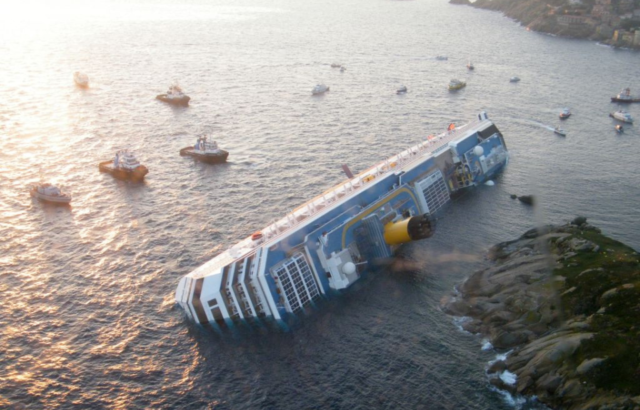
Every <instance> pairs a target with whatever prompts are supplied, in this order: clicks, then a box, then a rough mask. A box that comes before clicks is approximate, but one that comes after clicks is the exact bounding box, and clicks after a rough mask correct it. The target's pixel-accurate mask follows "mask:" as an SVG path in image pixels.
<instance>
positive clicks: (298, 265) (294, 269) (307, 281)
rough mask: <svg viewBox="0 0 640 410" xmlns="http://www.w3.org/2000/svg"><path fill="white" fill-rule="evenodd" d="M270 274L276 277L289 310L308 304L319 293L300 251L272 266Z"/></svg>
mask: <svg viewBox="0 0 640 410" xmlns="http://www.w3.org/2000/svg"><path fill="white" fill-rule="evenodd" d="M271 274H272V276H275V277H277V278H278V280H279V282H280V285H281V287H282V292H283V295H282V296H284V300H285V305H286V307H287V309H288V310H289V311H291V312H295V311H297V310H299V309H301V308H302V307H304V306H306V305H308V304H310V303H311V301H313V299H315V298H316V297H317V296H318V295H319V290H318V285H317V283H316V281H315V279H314V277H313V274H312V272H311V268H310V267H309V263H308V262H307V259H306V258H305V256H304V255H303V254H301V253H296V254H295V255H293V256H292V257H291V258H289V259H287V260H285V261H284V262H282V263H281V264H279V265H278V266H275V267H274V268H272V269H271Z"/></svg>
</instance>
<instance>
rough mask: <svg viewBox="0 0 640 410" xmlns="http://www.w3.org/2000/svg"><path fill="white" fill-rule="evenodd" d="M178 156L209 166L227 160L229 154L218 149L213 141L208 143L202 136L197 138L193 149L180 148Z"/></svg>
mask: <svg viewBox="0 0 640 410" xmlns="http://www.w3.org/2000/svg"><path fill="white" fill-rule="evenodd" d="M180 155H181V156H183V157H184V156H190V157H193V158H195V159H197V160H200V161H202V162H206V163H209V164H219V163H222V162H225V161H226V160H227V157H228V156H229V152H227V151H225V150H223V149H220V148H219V147H218V144H217V143H216V142H215V141H210V140H208V139H207V137H206V136H204V135H203V136H200V137H198V140H197V141H196V144H195V145H194V146H193V147H186V148H182V149H181V150H180Z"/></svg>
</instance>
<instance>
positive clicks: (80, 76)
mask: <svg viewBox="0 0 640 410" xmlns="http://www.w3.org/2000/svg"><path fill="white" fill-rule="evenodd" d="M73 81H74V82H75V83H76V85H77V86H78V87H81V88H88V87H89V76H88V75H86V74H84V73H81V72H80V71H76V72H75V73H73Z"/></svg>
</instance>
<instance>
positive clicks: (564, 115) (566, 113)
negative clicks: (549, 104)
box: [559, 108, 571, 120]
mask: <svg viewBox="0 0 640 410" xmlns="http://www.w3.org/2000/svg"><path fill="white" fill-rule="evenodd" d="M559 117H560V119H561V120H566V119H567V118H569V117H571V111H570V110H569V109H568V108H565V109H563V110H562V112H561V113H560V116H559Z"/></svg>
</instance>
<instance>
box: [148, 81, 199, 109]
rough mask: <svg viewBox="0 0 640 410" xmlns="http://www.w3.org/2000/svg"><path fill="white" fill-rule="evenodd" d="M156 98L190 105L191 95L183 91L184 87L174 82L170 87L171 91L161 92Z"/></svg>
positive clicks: (169, 102) (175, 103)
mask: <svg viewBox="0 0 640 410" xmlns="http://www.w3.org/2000/svg"><path fill="white" fill-rule="evenodd" d="M156 99H158V100H160V101H163V102H166V103H168V104H173V105H184V106H187V105H189V100H191V97H189V96H188V95H186V94H185V93H184V92H182V88H180V86H179V85H178V84H173V85H172V86H171V87H169V91H167V92H166V93H165V94H159V95H157V96H156Z"/></svg>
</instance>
